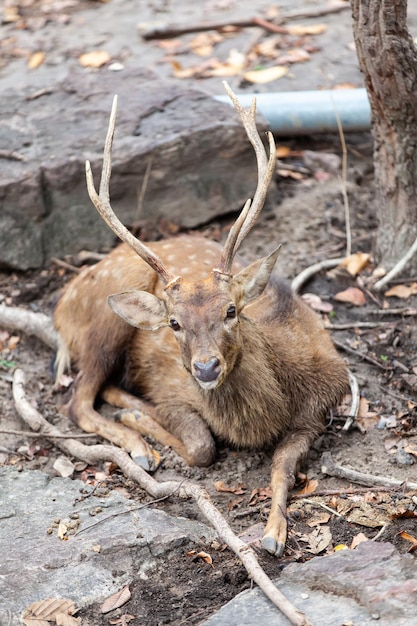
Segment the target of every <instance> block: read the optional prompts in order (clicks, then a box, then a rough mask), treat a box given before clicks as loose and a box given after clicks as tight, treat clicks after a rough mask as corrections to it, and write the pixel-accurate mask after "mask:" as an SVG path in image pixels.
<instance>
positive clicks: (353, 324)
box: [324, 321, 395, 330]
mask: <svg viewBox="0 0 417 626" xmlns="http://www.w3.org/2000/svg"><path fill="white" fill-rule="evenodd" d="M394 323H395V322H351V323H350V324H332V323H331V322H327V321H326V322H325V323H324V326H325V327H326V328H327V330H350V329H351V328H379V327H380V326H389V325H390V324H394Z"/></svg>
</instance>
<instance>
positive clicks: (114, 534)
mask: <svg viewBox="0 0 417 626" xmlns="http://www.w3.org/2000/svg"><path fill="white" fill-rule="evenodd" d="M86 489H87V492H88V491H92V488H90V487H88V486H87V485H86V484H85V483H83V482H81V481H78V480H71V479H67V478H53V479H50V477H49V476H47V475H46V474H44V473H42V472H37V471H23V472H18V471H17V470H16V469H13V468H10V467H0V626H3V625H4V626H5V625H6V624H7V625H8V626H15V625H16V624H19V623H20V621H19V616H20V615H21V613H22V612H23V611H24V609H26V608H27V607H28V606H29V605H30V604H31V603H32V602H35V601H38V600H44V599H46V598H49V597H63V598H69V599H72V600H73V601H74V602H75V603H76V605H77V606H78V607H79V608H81V607H83V606H86V605H89V604H92V603H93V602H97V601H101V600H103V599H104V598H106V597H108V596H110V595H111V594H112V593H114V592H116V591H118V590H119V589H121V588H122V587H123V586H124V585H125V584H127V583H129V582H131V581H132V580H137V579H138V578H139V577H140V576H143V575H146V572H147V571H148V570H149V569H150V568H151V567H152V565H153V564H154V563H155V561H156V560H157V559H158V558H160V557H161V556H162V555H163V556H164V557H165V556H166V554H167V553H168V552H169V551H172V550H174V549H175V548H178V547H179V546H181V545H183V544H184V543H188V542H189V541H192V542H195V544H196V545H197V546H198V545H204V544H205V543H206V542H209V541H212V540H213V539H216V537H217V535H216V533H215V531H213V530H212V529H210V528H209V527H208V526H205V525H204V524H200V523H198V522H194V521H190V520H187V519H185V518H173V517H171V516H169V515H167V514H166V513H164V512H162V511H158V510H154V509H150V508H147V507H144V508H138V507H137V505H136V504H137V503H135V502H133V501H131V500H127V499H126V498H125V497H123V496H122V495H121V494H120V493H118V492H115V491H112V492H111V493H110V495H109V496H108V497H100V496H97V495H95V493H93V494H92V495H90V497H87V498H84V499H83V498H82V495H83V493H82V491H83V490H84V492H85V490H86ZM135 505H136V508H135ZM97 507H100V508H101V509H102V511H101V512H100V513H97V515H95V516H94V517H92V516H91V512H94V511H96V510H97ZM129 509H133V510H132V511H131V512H129ZM74 513H76V514H78V516H79V521H80V524H79V527H78V534H76V535H74V536H71V535H70V536H69V537H68V540H67V541H63V540H62V539H59V538H58V534H57V528H54V531H53V533H52V534H47V530H48V528H50V527H51V524H52V523H53V522H54V520H55V519H56V518H59V519H61V520H70V518H71V515H73V514H74ZM89 527H90V528H89ZM80 531H81V532H80ZM9 620H10V621H9Z"/></svg>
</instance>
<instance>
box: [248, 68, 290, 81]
mask: <svg viewBox="0 0 417 626" xmlns="http://www.w3.org/2000/svg"><path fill="white" fill-rule="evenodd" d="M286 74H288V67H285V65H275V66H273V67H267V68H265V69H263V70H249V71H248V72H245V73H244V74H243V78H244V79H245V80H247V81H248V83H256V84H261V83H270V82H272V81H273V80H278V79H279V78H282V77H283V76H285V75H286Z"/></svg>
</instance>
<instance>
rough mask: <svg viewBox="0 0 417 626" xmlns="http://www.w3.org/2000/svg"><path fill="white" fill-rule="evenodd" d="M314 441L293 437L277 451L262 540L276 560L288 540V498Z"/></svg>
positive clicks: (306, 436)
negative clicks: (269, 503)
mask: <svg viewBox="0 0 417 626" xmlns="http://www.w3.org/2000/svg"><path fill="white" fill-rule="evenodd" d="M313 441H314V435H313V434H312V433H311V432H304V431H298V432H295V433H292V434H291V435H289V436H288V437H286V438H285V439H284V441H282V442H281V443H280V444H279V445H278V447H277V448H276V450H275V452H274V456H273V460H272V473H271V489H272V503H271V511H270V513H269V517H268V521H267V524H266V527H265V532H264V536H263V538H262V546H263V548H265V550H267V551H268V552H270V553H271V554H273V555H274V556H278V557H279V556H282V554H283V552H284V548H285V542H286V539H287V515H286V511H287V497H288V491H289V490H291V489H292V487H293V486H294V482H295V473H296V471H297V468H298V465H299V463H300V461H301V460H302V459H303V457H305V456H306V455H307V453H308V451H309V448H310V446H311V444H312V443H313Z"/></svg>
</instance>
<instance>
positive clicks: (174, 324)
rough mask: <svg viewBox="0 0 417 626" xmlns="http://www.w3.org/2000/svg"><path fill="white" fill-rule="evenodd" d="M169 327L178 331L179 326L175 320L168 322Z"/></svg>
mask: <svg viewBox="0 0 417 626" xmlns="http://www.w3.org/2000/svg"><path fill="white" fill-rule="evenodd" d="M169 325H170V326H171V328H172V330H180V329H181V326H180V325H179V323H178V322H177V320H174V319H172V320H169Z"/></svg>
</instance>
